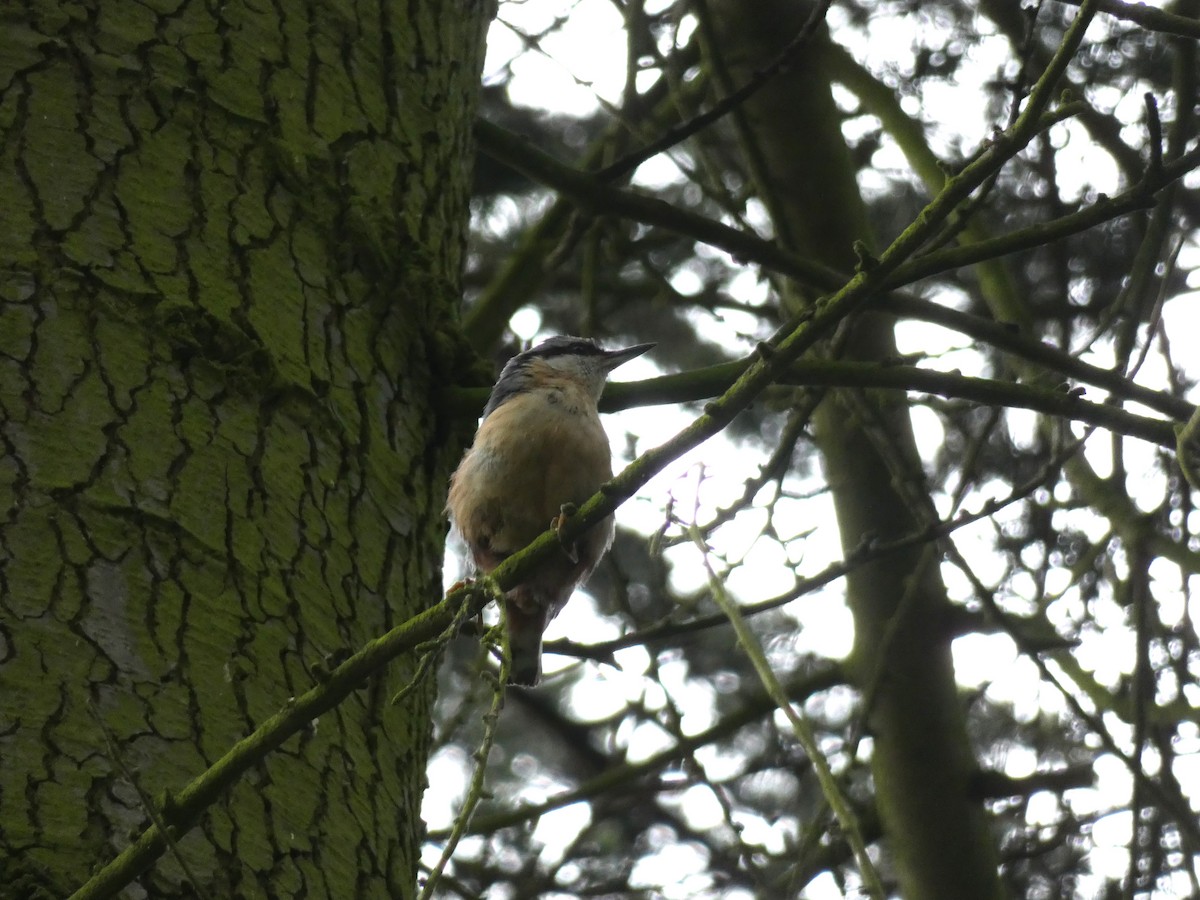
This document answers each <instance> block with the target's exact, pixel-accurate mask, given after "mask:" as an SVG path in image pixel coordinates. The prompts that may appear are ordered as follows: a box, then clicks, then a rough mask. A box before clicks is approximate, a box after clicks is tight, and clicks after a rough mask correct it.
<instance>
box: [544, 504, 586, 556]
mask: <svg viewBox="0 0 1200 900" xmlns="http://www.w3.org/2000/svg"><path fill="white" fill-rule="evenodd" d="M577 512H579V507H577V506H576V505H575V504H574V503H564V504H563V505H562V506H560V507H559V508H558V515H557V516H555V517H554V518H553V519H551V520H550V527H551V528H553V529H554V533H555V534H557V535H558V543H559V546H561V547H562V548H563V552H564V553H565V554H567V558H568V559H569V560H571V562H572V563H578V562H579V550H578V548H577V547H576V546H575V544H574V543H573V542H571V543H568V542H567V541H565V540H564V539H563V536H562V529H563V526H564V525H566V524H567V519H569V518H571V516H573V515H575V513H577Z"/></svg>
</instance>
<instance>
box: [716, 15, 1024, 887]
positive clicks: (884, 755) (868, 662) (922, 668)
mask: <svg viewBox="0 0 1200 900" xmlns="http://www.w3.org/2000/svg"><path fill="white" fill-rule="evenodd" d="M710 8H711V13H712V17H713V20H714V25H715V27H714V33H715V34H717V35H718V37H717V39H716V40H715V41H712V42H710V43H711V44H715V46H716V54H717V56H716V58H715V59H714V64H715V65H717V66H718V67H721V68H723V69H724V70H725V71H726V72H727V74H728V76H729V81H730V82H731V83H732V84H733V85H741V84H743V83H745V82H746V81H748V80H749V79H751V78H752V77H753V76H754V73H755V72H756V70H758V69H760V68H761V67H762V66H763V65H764V63H765V62H767V61H770V60H773V59H775V58H777V57H778V55H779V53H780V52H782V50H783V49H784V47H785V45H786V44H787V42H788V41H789V40H790V39H791V37H792V36H793V35H795V34H796V33H797V32H798V31H799V30H800V28H801V26H802V25H803V23H804V19H805V16H806V14H807V13H808V11H809V8H810V5H809V4H806V3H802V4H797V3H794V2H784V0H772V2H763V3H755V4H750V5H747V4H744V3H733V2H727V0H716V2H712V3H710ZM828 42H829V36H828V34H827V32H826V31H825V29H823V28H822V29H819V30H818V32H817V34H816V36H815V38H814V39H813V40H812V41H810V42H809V43H808V45H806V46H805V47H804V49H803V50H802V51H801V52H800V53H799V55H798V56H797V57H796V60H795V64H794V65H792V66H791V67H790V68H789V69H788V70H787V71H786V72H784V73H783V74H782V75H781V76H779V77H777V78H774V79H773V80H771V81H770V82H769V83H768V84H767V85H766V86H765V87H764V88H763V89H762V90H761V91H760V92H759V93H757V94H756V95H754V96H753V97H752V98H751V99H750V101H749V102H748V103H747V104H746V105H745V107H744V108H743V109H741V110H740V111H739V112H738V113H737V115H738V117H739V120H740V122H739V124H740V126H741V130H742V133H743V136H744V141H745V145H746V147H747V152H748V154H749V156H750V158H751V165H752V167H753V168H754V169H755V170H756V171H757V174H758V180H759V182H760V188H761V190H762V194H763V196H764V197H765V202H766V204H767V207H768V209H769V210H770V212H771V216H772V221H773V223H774V226H775V228H776V231H777V233H778V236H779V240H780V241H781V242H782V243H784V244H785V245H786V246H788V247H789V248H790V249H793V250H796V251H798V252H800V253H802V254H804V255H806V256H808V257H810V258H813V259H818V260H820V261H822V262H824V263H827V264H830V265H833V266H835V267H838V268H840V269H842V270H843V271H846V272H850V271H852V270H853V269H854V267H855V264H856V261H857V260H856V254H855V250H854V245H855V242H856V241H861V242H862V243H863V244H864V245H866V246H870V245H871V244H872V242H873V236H872V234H871V228H870V225H869V222H868V221H867V218H866V213H865V207H864V204H863V201H862V199H861V196H860V194H859V191H858V187H857V184H856V181H855V172H854V168H853V163H852V160H851V158H850V153H849V151H848V149H847V147H846V143H845V140H844V138H843V136H842V132H841V116H840V114H839V113H838V110H837V108H836V106H835V104H834V102H833V97H832V94H831V89H830V79H829V75H828V71H829V69H828V67H827V65H826V64H825V62H824V60H823V57H824V54H825V53H826V52H827V49H826V48H828V47H829V46H830V45H829V43H828ZM801 302H803V301H801ZM840 352H842V353H843V354H844V355H845V356H848V357H851V358H858V359H866V360H871V359H885V358H888V357H894V356H895V355H896V345H895V340H894V336H893V334H892V331H891V328H890V325H889V324H888V322H887V321H886V320H885V319H882V318H880V317H876V316H872V315H870V314H869V313H868V314H865V315H860V316H859V317H858V318H857V319H856V321H855V323H854V327H853V328H852V329H851V330H850V332H849V333H848V335H847V339H846V341H845V344H844V346H843V348H842V350H841V351H840ZM813 421H814V425H815V426H816V435H817V441H818V445H819V447H820V450H821V453H822V464H823V466H824V468H825V472H826V475H827V478H828V482H829V488H830V491H831V492H832V496H833V500H834V504H835V506H836V509H837V515H838V524H839V528H840V531H841V535H842V543H843V546H844V547H845V548H846V549H847V552H849V551H850V550H852V549H853V548H856V547H859V546H861V545H863V544H864V543H865V542H867V541H870V540H878V541H884V542H886V541H889V540H893V539H896V538H901V537H904V536H907V535H911V534H913V533H916V532H919V531H920V530H921V528H922V527H924V526H925V525H926V524H927V522H928V521H929V519H930V517H932V509H933V507H932V504H931V502H930V501H929V498H928V495H927V492H926V490H925V487H924V483H923V478H922V475H921V464H920V460H919V456H918V454H917V450H916V444H915V441H914V437H913V432H912V425H911V422H910V421H909V418H908V413H907V410H906V408H905V400H904V396H903V395H902V394H892V393H888V392H873V393H863V392H858V393H851V392H838V393H836V394H834V395H833V396H831V397H827V398H825V400H824V401H823V402H822V403H821V405H820V406H819V407H818V409H817V411H816V413H815V414H814V417H813ZM847 580H848V601H849V604H850V607H851V610H852V612H853V615H854V623H855V638H856V643H855V650H854V656H853V659H852V666H851V669H852V672H853V675H854V678H855V680H856V682H857V684H858V686H859V687H860V689H861V690H862V693H863V696H864V702H866V703H867V704H868V709H867V712H866V716H867V725H868V733H869V734H870V736H871V738H872V746H873V752H872V762H871V767H872V774H873V776H874V779H875V787H876V792H875V801H876V804H877V806H878V812H879V817H880V821H881V822H882V824H883V827H884V830H885V833H886V840H887V845H888V847H889V849H890V852H891V860H892V861H893V863H894V864H895V866H896V876H897V880H898V883H899V886H900V891H901V894H902V895H903V896H905V897H913V898H917V897H919V898H922V900H937V898H946V900H958V898H963V897H975V898H990V897H999V896H1001V888H1000V881H999V876H998V869H997V863H998V860H997V855H996V850H995V846H994V843H993V841H992V838H991V835H990V833H989V831H988V829H987V821H986V818H985V816H984V814H983V810H982V808H981V806H980V804H979V803H978V802H977V801H976V800H974V799H972V798H971V797H970V794H969V784H970V780H971V778H972V775H973V774H974V772H975V770H976V764H975V760H974V758H973V755H972V751H971V747H970V744H969V741H968V736H967V730H966V724H965V716H964V713H963V707H962V703H961V700H960V698H959V695H958V691H957V688H956V685H955V681H954V670H953V664H952V660H951V655H950V640H951V637H952V635H951V632H950V629H949V628H948V627H947V625H946V622H947V615H946V613H947V612H948V609H949V601H948V599H947V596H946V591H945V587H944V585H943V584H942V582H941V578H940V573H939V569H938V565H937V557H936V556H935V555H934V554H931V553H930V552H929V551H927V550H926V549H923V548H920V547H918V548H916V549H913V550H911V551H901V552H897V553H895V554H892V555H889V556H888V557H886V558H884V559H881V560H879V561H878V562H874V563H871V564H869V565H866V566H860V567H857V568H855V569H854V571H853V573H852V574H851V575H850V576H849V577H848V579H847Z"/></svg>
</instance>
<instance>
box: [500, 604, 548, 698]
mask: <svg viewBox="0 0 1200 900" xmlns="http://www.w3.org/2000/svg"><path fill="white" fill-rule="evenodd" d="M505 606H506V608H507V612H508V645H509V649H510V650H511V651H512V667H511V668H510V670H509V673H508V683H509V684H519V685H523V686H525V687H532V686H533V685H535V684H537V683H538V681H539V680H540V679H541V677H542V632H543V631H545V630H546V618H547V613H548V612H549V610H548V608H547V606H546V605H545V604H543V603H538V602H537V598H536V597H533V596H531V595H530V593H529V592H527V591H525V590H523V589H522V588H517V589H516V590H514V591H512V592H510V593H509V595H508V598H507V599H506V600H505Z"/></svg>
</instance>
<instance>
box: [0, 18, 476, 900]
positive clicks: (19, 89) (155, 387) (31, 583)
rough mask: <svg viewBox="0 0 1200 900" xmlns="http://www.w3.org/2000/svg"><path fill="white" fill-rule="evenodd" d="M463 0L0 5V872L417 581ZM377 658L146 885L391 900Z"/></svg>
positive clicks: (300, 685) (71, 856) (455, 232)
mask: <svg viewBox="0 0 1200 900" xmlns="http://www.w3.org/2000/svg"><path fill="white" fill-rule="evenodd" d="M485 6H486V4H483V3H476V2H471V0H460V2H454V3H450V4H446V3H441V2H429V0H417V2H415V3H405V4H394V3H389V2H387V0H382V2H378V3H370V2H368V3H366V4H356V5H354V6H353V7H350V6H344V5H340V4H327V3H303V2H290V0H289V2H284V3H280V4H273V5H271V4H266V5H264V4H243V3H232V4H217V5H212V4H183V5H178V4H147V5H138V4H111V5H110V4H105V5H98V4H93V5H69V4H68V5H65V6H64V5H62V4H59V3H57V2H42V0H35V2H32V3H28V4H23V5H19V6H10V7H9V8H7V9H6V10H5V12H4V13H3V22H2V24H0V198H2V199H0V210H2V214H0V691H2V693H0V696H2V697H3V704H2V706H0V758H2V759H3V765H2V766H0V858H2V859H3V865H2V866H0V870H3V872H2V873H0V877H3V878H7V879H8V881H7V882H6V883H8V884H9V885H11V886H12V887H11V888H10V889H11V890H17V891H19V892H24V893H26V894H34V893H36V892H37V890H38V889H39V888H40V889H41V890H43V891H44V892H45V893H47V894H50V895H54V896H59V895H62V894H64V893H66V892H68V891H69V890H71V889H72V888H73V887H74V886H76V885H78V884H79V883H80V882H82V881H83V880H85V879H86V878H87V876H88V874H89V872H90V870H91V869H92V868H93V867H94V866H95V865H96V864H97V863H100V862H103V861H105V860H107V859H108V858H109V857H111V856H112V855H113V854H114V852H115V851H117V850H119V849H120V848H121V847H123V846H124V845H125V844H126V843H127V842H128V841H129V839H130V834H131V831H135V830H137V829H140V828H141V827H144V826H145V825H146V824H148V809H147V805H148V804H150V805H159V804H162V803H163V798H164V791H169V790H172V789H178V788H179V787H180V786H181V785H183V784H185V783H186V782H187V780H188V779H190V778H191V777H193V776H195V775H196V774H197V773H198V772H199V771H201V770H202V769H204V768H205V767H207V766H209V765H210V764H212V763H213V762H214V760H216V759H218V758H219V757H220V756H221V754H222V753H223V752H224V751H225V750H226V749H227V748H228V747H229V745H230V744H231V743H232V742H233V741H234V740H235V739H237V738H238V737H240V736H242V735H244V734H246V733H247V732H248V731H250V730H251V729H253V728H254V727H255V725H256V724H257V723H259V722H260V721H261V720H262V719H264V718H265V717H266V716H268V715H269V714H270V713H272V712H274V711H276V710H277V709H278V708H279V707H280V706H281V705H282V704H284V703H285V702H286V701H287V698H288V697H289V696H292V695H295V694H298V693H300V692H301V691H303V690H305V689H306V688H308V687H310V686H311V685H312V684H313V682H314V679H315V678H318V677H319V672H320V670H321V668H322V666H324V665H326V664H327V660H328V658H329V657H330V656H331V655H333V656H336V655H337V654H339V653H340V652H343V651H345V650H347V649H350V648H356V647H358V646H359V645H361V644H362V643H363V642H364V641H366V640H367V639H368V638H370V637H372V636H374V635H376V634H378V633H380V632H381V631H383V630H384V629H386V628H388V627H389V625H391V624H393V623H395V622H397V621H402V620H404V619H406V618H407V617H409V616H411V615H413V614H414V613H415V612H418V611H419V610H420V609H422V608H424V607H425V606H426V605H428V604H429V603H430V602H431V601H433V600H435V599H436V598H437V596H438V595H439V594H440V582H441V559H442V552H443V550H442V548H443V541H444V534H445V523H444V519H443V516H442V504H443V502H444V497H445V487H446V478H447V474H448V472H449V470H450V467H451V466H452V465H453V463H454V462H455V460H456V458H457V456H458V454H459V453H460V451H461V443H460V441H459V440H458V439H455V438H452V437H450V435H451V433H452V429H451V428H450V425H449V423H447V422H445V421H443V420H442V418H441V417H440V414H439V409H438V405H437V388H438V386H439V385H441V384H443V383H445V382H446V381H447V379H449V378H450V377H452V373H453V372H454V371H455V369H456V364H457V363H456V360H455V359H454V358H453V357H454V355H455V352H456V351H455V348H456V347H457V346H458V344H457V340H456V337H455V335H456V333H457V332H456V324H455V316H456V314H457V313H456V311H457V308H458V301H459V270H460V265H461V258H462V248H463V233H464V226H465V221H466V208H467V195H468V187H469V179H468V175H469V159H470V156H469V150H470V123H471V120H472V117H473V112H474V96H475V92H476V89H477V85H478V80H479V71H480V65H481V58H482V42H483V33H484V27H485V25H486V18H487V10H486V9H485V8H484V7H485ZM412 668H413V667H412V666H411V665H400V666H397V667H395V668H394V669H393V671H392V672H390V673H389V675H388V676H387V677H386V678H383V679H380V680H379V681H378V682H377V683H375V684H373V685H371V686H370V687H369V688H368V689H365V690H363V691H360V692H359V693H358V694H357V695H355V696H353V697H351V698H350V699H349V700H348V701H347V702H345V703H343V704H342V705H341V706H340V707H339V708H338V709H337V710H336V712H334V713H333V714H330V715H328V716H326V717H324V718H322V719H321V720H320V721H317V722H313V723H312V727H311V729H310V730H309V731H308V732H307V733H306V734H304V735H302V736H301V737H299V738H296V739H293V740H291V741H289V742H288V743H287V744H285V745H284V748H283V749H282V750H281V751H280V752H279V753H277V754H275V755H273V756H270V757H268V758H267V759H266V761H265V762H264V763H263V764H262V765H261V766H260V767H258V769H257V770H256V772H255V775H254V777H253V778H250V779H246V780H245V781H243V782H242V783H240V784H238V785H236V786H235V787H233V789H232V790H231V791H230V792H229V793H228V794H227V800H226V801H225V802H224V803H223V804H222V805H220V806H219V807H218V808H215V809H213V810H212V811H211V812H210V814H209V815H208V816H207V818H206V819H205V820H204V822H203V824H202V825H201V827H199V828H197V829H196V830H194V831H192V832H190V833H189V834H188V835H186V836H185V837H184V838H183V839H182V840H181V841H180V842H179V844H178V848H177V850H178V853H177V854H173V855H171V856H168V857H166V858H164V859H163V860H162V861H161V862H160V864H159V865H158V866H157V867H156V868H154V869H153V870H151V871H150V872H148V873H146V875H144V876H143V878H142V884H143V886H144V888H145V890H146V891H147V892H148V893H149V894H151V895H153V896H156V897H170V896H183V895H187V896H193V895H194V894H193V892H192V889H191V888H190V887H189V885H188V883H187V882H188V879H189V878H195V879H196V881H197V882H198V883H199V884H200V885H201V886H202V887H203V889H204V890H205V892H206V894H207V895H208V896H212V897H234V896H237V897H267V896H270V897H285V896H307V897H353V896H364V897H365V896H394V897H401V896H409V895H410V894H411V893H412V890H413V887H414V885H415V871H416V859H417V853H418V851H419V845H420V837H421V832H422V825H421V821H420V816H419V811H420V800H421V794H422V790H423V787H424V778H425V760H426V755H427V750H428V746H429V740H430V734H429V730H430V718H429V707H430V704H431V702H432V691H433V685H432V684H426V685H424V686H423V687H422V688H420V689H419V690H417V691H415V692H413V693H411V694H409V695H408V698H407V700H406V701H405V702H404V703H403V704H402V705H400V706H393V705H391V703H390V699H391V697H392V695H393V692H394V690H395V689H396V688H397V687H398V686H399V685H400V684H402V683H403V682H404V681H405V679H406V677H407V676H408V675H410V674H411V671H412ZM134 782H136V787H135V783H134ZM185 869H186V873H185ZM18 895H20V894H18ZM6 896H10V895H8V894H6Z"/></svg>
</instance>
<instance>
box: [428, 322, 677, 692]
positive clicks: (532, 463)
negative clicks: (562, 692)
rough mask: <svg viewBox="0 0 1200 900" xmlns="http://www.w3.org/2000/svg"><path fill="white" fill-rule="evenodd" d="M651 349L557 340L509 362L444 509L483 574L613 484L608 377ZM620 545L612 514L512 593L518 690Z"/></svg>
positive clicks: (537, 671)
mask: <svg viewBox="0 0 1200 900" xmlns="http://www.w3.org/2000/svg"><path fill="white" fill-rule="evenodd" d="M653 346H654V345H653V344H638V345H637V346H635V347H628V348H626V349H624V350H604V349H601V348H600V347H599V346H598V345H597V344H596V343H595V341H590V340H585V339H583V338H576V337H561V336H560V337H552V338H550V339H548V340H546V341H543V342H542V343H540V344H538V345H537V346H536V347H534V348H533V349H532V350H526V351H525V352H524V353H519V354H517V355H516V356H514V357H513V358H512V359H510V360H509V361H508V364H507V365H506V366H505V367H504V371H503V372H501V373H500V380H499V381H497V382H496V386H495V387H494V388H492V395H491V397H490V398H489V399H488V402H487V406H486V407H485V408H484V410H483V421H482V422H481V423H480V425H479V431H477V432H476V434H475V442H474V444H473V445H472V446H471V449H469V450H468V451H467V453H466V455H465V456H464V457H463V460H462V462H461V463H459V465H458V469H457V470H456V471H455V473H454V475H453V476H451V479H450V497H449V500H448V501H447V503H446V510H447V511H448V512H449V513H450V517H451V518H452V519H453V520H454V524H455V525H457V526H458V530H459V531H460V532H461V533H462V536H463V538H464V539H465V540H466V542H467V546H468V547H470V549H471V556H472V558H473V559H474V560H475V565H476V566H477V567H478V568H479V569H480V570H481V571H483V572H490V571H492V569H494V568H496V566H498V565H499V564H500V562H501V561H502V560H503V559H504V558H505V557H507V556H509V555H511V554H513V553H515V552H516V551H518V550H520V549H521V548H523V547H525V546H526V545H527V544H529V543H530V541H532V540H533V539H534V538H535V537H537V536H538V535H539V534H541V533H542V532H543V531H545V530H546V529H547V528H549V527H550V526H551V525H552V524H553V523H554V522H555V521H557V520H558V518H559V516H560V515H561V513H562V510H563V507H564V506H566V505H567V504H574V505H578V504H581V503H583V502H584V501H585V500H587V499H588V498H589V497H591V496H592V495H593V494H595V493H596V491H597V490H599V488H600V485H602V484H603V483H604V482H606V481H608V480H609V479H610V478H612V454H611V452H610V451H609V448H608V437H607V435H605V433H604V428H603V427H602V426H601V424H600V415H599V412H598V410H597V408H596V404H597V403H598V402H599V400H600V394H601V393H602V392H603V391H604V382H605V379H606V378H607V377H608V373H609V372H611V371H612V370H613V369H615V368H616V367H617V366H619V365H621V364H622V363H625V362H628V361H629V360H631V359H633V358H634V357H635V356H640V355H641V354H643V353H645V352H646V351H647V350H649V349H650V348H651V347H653ZM612 539H613V520H612V517H611V516H610V517H609V518H607V519H605V520H604V521H603V522H600V523H599V524H597V525H596V526H595V527H594V528H592V529H590V530H589V531H588V532H586V533H585V534H584V535H583V536H582V537H581V538H579V540H578V542H577V543H576V545H575V546H574V547H572V548H564V550H563V552H562V553H560V554H558V555H557V556H555V557H554V558H552V559H550V560H547V561H546V562H545V563H543V564H542V565H541V566H540V567H539V569H538V571H537V572H535V573H534V574H533V575H532V576H531V577H530V578H529V580H528V581H526V582H525V583H523V584H520V585H518V586H517V587H515V588H513V589H512V590H510V591H508V593H507V594H506V595H505V606H506V609H507V615H508V628H509V644H510V646H511V649H512V674H511V676H510V681H511V682H512V683H513V684H525V685H533V684H537V682H538V679H539V678H540V677H541V674H542V632H543V631H544V630H545V628H546V625H547V624H548V623H549V621H550V620H551V619H553V618H554V617H555V616H556V615H558V613H559V612H560V611H561V610H562V608H563V606H564V605H566V602H567V600H568V599H570V597H571V593H572V592H573V591H574V590H575V586H576V585H577V584H579V582H580V581H582V580H583V579H584V578H586V577H587V576H588V574H589V573H590V572H591V571H592V569H593V568H595V566H596V563H598V562H599V561H600V557H601V556H603V555H604V551H605V550H607V549H608V547H609V545H610V544H611V543H612Z"/></svg>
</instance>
